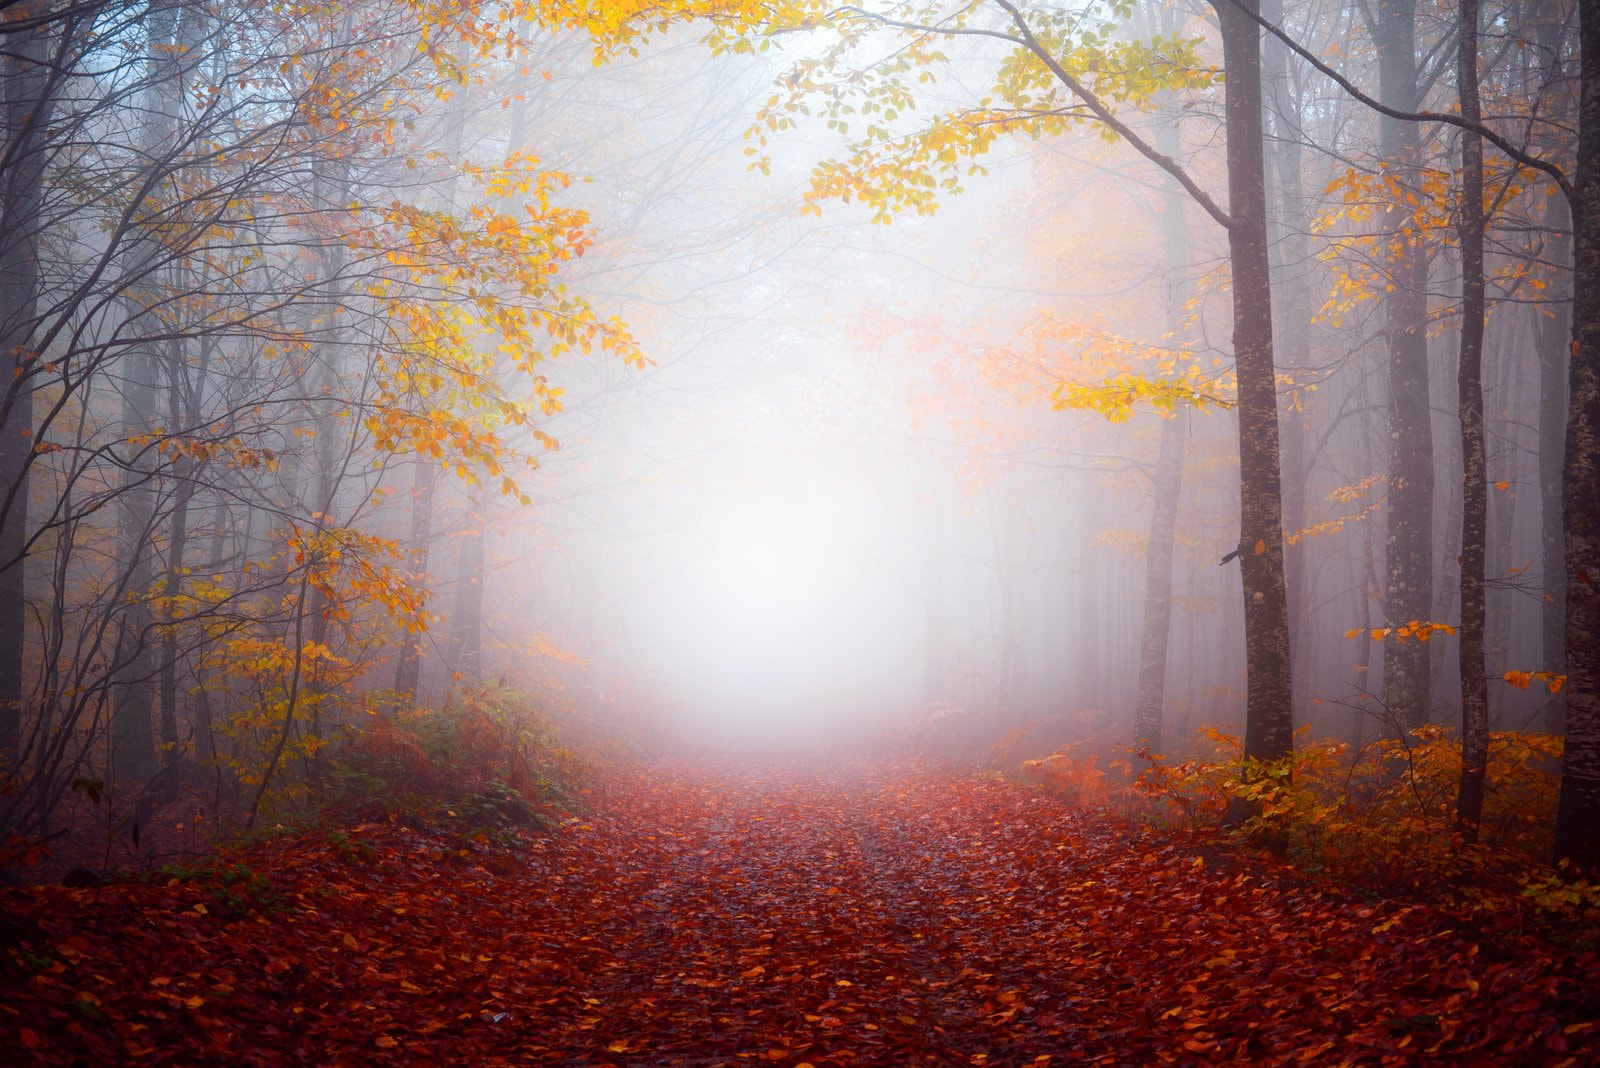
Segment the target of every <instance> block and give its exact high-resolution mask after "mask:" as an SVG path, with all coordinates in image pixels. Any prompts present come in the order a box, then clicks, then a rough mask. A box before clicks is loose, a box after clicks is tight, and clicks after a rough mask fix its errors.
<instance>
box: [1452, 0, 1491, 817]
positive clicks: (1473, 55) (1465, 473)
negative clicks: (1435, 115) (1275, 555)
mask: <svg viewBox="0 0 1600 1068" xmlns="http://www.w3.org/2000/svg"><path fill="white" fill-rule="evenodd" d="M1460 34H1461V38H1460V42H1459V48H1458V52H1457V63H1456V70H1457V72H1458V79H1457V81H1458V86H1459V94H1460V99H1461V117H1462V118H1464V119H1466V120H1467V121H1468V122H1470V123H1474V124H1476V123H1477V122H1479V120H1480V117H1481V114H1482V109H1481V107H1480V105H1479V102H1478V0H1461V27H1460ZM1484 225H1485V220H1484V210H1483V139H1482V138H1481V137H1479V136H1478V135H1477V134H1475V133H1472V132H1471V131H1468V130H1463V131H1462V134H1461V199H1460V208H1459V227H1460V233H1461V351H1460V357H1459V363H1458V367H1457V378H1456V385H1457V390H1458V404H1459V412H1460V418H1461V553H1460V555H1461V579H1460V581H1461V627H1460V660H1459V664H1460V672H1461V782H1460V786H1459V788H1458V789H1457V791H1456V830H1457V831H1458V832H1459V833H1460V834H1461V836H1462V837H1463V838H1464V839H1465V840H1467V841H1469V842H1473V841H1476V840H1477V838H1478V824H1479V822H1480V821H1481V820H1482V819H1483V789H1484V776H1485V774H1486V773H1487V770H1488V766H1489V692H1488V678H1487V674H1486V671H1485V668H1484V621H1485V607H1484V567H1485V559H1486V555H1487V540H1488V522H1489V482H1488V479H1489V475H1488V465H1489V460H1488V453H1487V450H1486V448H1485V446H1484V431H1483V320H1484V314H1485V311H1486V305H1485V298H1484V280H1483V235H1484Z"/></svg>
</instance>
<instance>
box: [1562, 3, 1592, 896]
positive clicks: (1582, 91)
mask: <svg viewBox="0 0 1600 1068" xmlns="http://www.w3.org/2000/svg"><path fill="white" fill-rule="evenodd" d="M1578 22H1579V35H1580V36H1579V54H1580V59H1579V64H1580V66H1579V70H1580V74H1579V85H1580V88H1579V103H1578V163H1577V170H1576V172H1575V175H1574V181H1573V204H1572V215H1573V234H1574V243H1573V273H1572V364H1571V378H1570V381H1569V383H1568V387H1567V390H1568V392H1567V395H1568V398H1569V401H1568V403H1569V405H1570V410H1569V414H1568V419H1567V448H1566V465H1565V467H1564V469H1563V470H1564V472H1565V474H1564V476H1563V480H1564V490H1563V502H1562V503H1563V507H1564V510H1565V533H1566V548H1567V632H1566V646H1567V673H1568V678H1569V681H1568V683H1567V740H1566V755H1565V757H1564V758H1563V760H1562V763H1561V801H1560V804H1559V806H1558V808H1557V812H1556V837H1555V855H1556V857H1557V858H1559V859H1565V860H1569V861H1571V862H1572V863H1573V864H1574V865H1576V866H1577V867H1578V868H1579V869H1581V870H1585V871H1592V870H1595V869H1600V10H1596V8H1595V5H1593V4H1580V5H1578Z"/></svg>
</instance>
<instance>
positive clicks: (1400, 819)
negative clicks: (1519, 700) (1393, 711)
mask: <svg viewBox="0 0 1600 1068" xmlns="http://www.w3.org/2000/svg"><path fill="white" fill-rule="evenodd" d="M1199 734H1200V738H1201V739H1202V742H1203V746H1204V747H1203V749H1202V750H1201V753H1200V755H1198V756H1195V757H1192V758H1190V759H1186V760H1179V761H1173V762H1167V761H1165V760H1163V759H1162V758H1160V757H1157V756H1154V755H1153V754H1151V753H1149V752H1148V751H1143V752H1140V751H1135V753H1134V756H1135V759H1137V760H1139V761H1141V762H1142V763H1143V765H1144V766H1143V768H1142V770H1141V771H1140V772H1139V774H1138V775H1137V777H1136V778H1135V779H1134V781H1133V784H1132V786H1133V791H1136V792H1137V793H1138V794H1139V795H1140V796H1142V797H1143V798H1144V801H1145V804H1144V805H1143V806H1141V805H1139V804H1138V803H1135V802H1133V801H1131V800H1130V799H1129V798H1128V797H1127V794H1128V793H1130V792H1132V791H1129V790H1127V789H1125V788H1124V787H1123V786H1122V785H1121V782H1120V776H1117V775H1115V774H1113V775H1111V776H1108V775H1107V773H1106V772H1104V771H1101V770H1100V769H1099V768H1097V767H1096V765H1095V761H1094V759H1093V758H1092V757H1091V758H1087V759H1085V758H1080V757H1077V756H1074V754H1073V753H1072V752H1071V751H1070V747H1068V749H1064V750H1062V751H1060V752H1058V753H1056V754H1054V755H1052V756H1050V757H1047V758H1045V759H1043V760H1037V761H1029V762H1028V764H1025V765H1024V766H1023V775H1024V777H1026V778H1028V779H1029V780H1031V781H1034V782H1037V783H1039V784H1040V785H1042V786H1044V787H1046V788H1047V789H1050V790H1052V791H1053V792H1056V793H1059V794H1061V795H1062V796H1064V797H1067V798H1068V799H1070V800H1072V801H1074V802H1075V803H1080V804H1085V805H1088V806H1091V807H1096V808H1100V809H1102V810H1104V811H1107V812H1108V813H1110V814H1112V815H1117V816H1122V817H1125V818H1127V817H1131V818H1133V819H1137V820H1151V819H1154V820H1156V821H1157V822H1161V823H1164V824H1166V825H1168V826H1177V827H1180V828H1184V829H1189V830H1192V831H1194V832H1196V833H1198V834H1200V835H1203V836H1206V837H1213V838H1220V837H1236V838H1238V839H1241V840H1243V841H1246V842H1255V843H1263V842H1265V843H1271V844H1272V845H1273V846H1274V847H1275V848H1276V849H1277V850H1278V851H1279V852H1281V853H1283V854H1284V855H1285V856H1286V857H1287V858H1288V859H1290V860H1291V861H1293V862H1294V863H1295V864H1296V865H1298V866H1300V867H1302V868H1305V869H1309V870H1314V871H1319V872H1322V873H1325V874H1327V875H1329V876H1331V877H1333V878H1335V879H1338V880H1340V881H1343V882H1347V883H1350V884H1353V885H1357V886H1361V887H1363V888H1366V889H1370V890H1375V891H1378V892H1381V893H1384V894H1387V895H1394V896H1400V897H1406V898H1413V899H1424V900H1430V901H1436V902H1441V903H1445V904H1450V905H1458V906H1465V907H1470V908H1474V909H1478V910H1482V911H1484V912H1486V913H1487V912H1493V913H1495V915H1496V918H1497V920H1498V921H1500V922H1510V923H1514V924H1520V923H1523V922H1532V921H1536V920H1542V921H1552V920H1555V921H1558V922H1560V923H1561V924H1562V925H1564V926H1565V927H1566V928H1567V929H1568V930H1571V929H1573V928H1574V927H1578V928H1582V929H1586V930H1595V931H1597V932H1600V886H1592V885H1589V884H1586V883H1582V882H1578V881H1574V880H1572V879H1570V878H1567V877H1565V875H1564V873H1558V872H1556V871H1555V870H1554V869H1551V868H1549V867H1548V866H1546V865H1544V864H1543V860H1544V858H1545V857H1547V856H1548V855H1549V850H1550V828H1551V826H1552V825H1553V821H1554V815H1555V806H1556V791H1557V785H1558V775H1559V767H1560V758H1561V739H1560V738H1559V737H1556V736H1554V735H1548V734H1537V733H1532V732H1521V731H1505V732H1496V733H1494V734H1492V735H1491V736H1490V746H1489V767H1488V775H1487V784H1486V786H1487V788H1486V793H1485V803H1484V812H1483V820H1482V822H1481V824H1480V825H1479V827H1478V835H1477V840H1476V841H1475V842H1468V841H1466V840H1465V839H1464V838H1463V836H1462V835H1461V834H1460V832H1459V831H1458V829H1457V827H1456V821H1455V800H1456V790H1457V785H1458V781H1459V778H1460V774H1461V746H1460V743H1459V742H1458V741H1457V740H1456V739H1454V738H1452V737H1451V736H1450V735H1449V733H1448V732H1447V731H1446V730H1445V729H1444V728H1443V727H1440V726H1426V727H1420V728H1418V729H1416V730H1412V731H1409V732H1407V733H1406V734H1404V735H1403V736H1399V737H1388V738H1382V739H1378V740H1376V741H1373V742H1371V743H1369V744H1368V745H1366V746H1364V747H1362V748H1361V749H1360V751H1358V752H1355V753H1352V752H1351V750H1350V747H1349V746H1348V745H1346V744H1344V743H1341V742H1333V741H1310V740H1306V739H1303V738H1302V739H1301V741H1300V744H1299V745H1298V746H1297V748H1296V749H1295V752H1294V754H1293V755H1292V756H1291V757H1289V758H1287V759H1286V760H1283V761H1277V762H1273V763H1270V764H1259V763H1256V762H1254V761H1245V760H1244V759H1243V746H1242V745H1241V743H1240V740H1239V739H1238V738H1236V737H1233V736H1231V735H1228V734H1224V733H1222V732H1220V731H1217V730H1212V729H1209V728H1208V729H1205V730H1202V731H1200V732H1199ZM1117 770H1120V769H1113V771H1117ZM1241 816H1242V817H1243V820H1242V822H1240V823H1238V824H1237V826H1235V825H1233V824H1232V823H1230V818H1231V820H1232V821H1235V822H1237V821H1239V819H1240V817H1241Z"/></svg>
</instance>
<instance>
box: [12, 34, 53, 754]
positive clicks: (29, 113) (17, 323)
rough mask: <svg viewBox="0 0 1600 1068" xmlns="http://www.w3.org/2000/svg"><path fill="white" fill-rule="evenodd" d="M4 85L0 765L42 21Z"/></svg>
mask: <svg viewBox="0 0 1600 1068" xmlns="http://www.w3.org/2000/svg"><path fill="white" fill-rule="evenodd" d="M7 45H8V48H7V52H8V54H7V55H6V57H5V60H4V64H3V67H0V79H3V80H0V92H3V94H4V98H3V104H0V106H3V108H4V112H3V114H4V117H5V131H4V133H5V145H4V149H3V151H4V157H3V158H4V164H5V170H4V172H3V173H0V198H3V199H0V367H3V368H4V369H5V371H6V374H5V380H4V382H3V383H0V388H3V393H0V775H4V774H5V773H7V772H9V771H10V770H11V768H12V767H13V766H14V765H15V764H16V763H18V762H19V761H20V760H21V759H22V708H23V703H24V700H25V697H26V695H25V693H24V673H23V658H24V657H23V654H24V651H25V650H26V648H27V634H28V620H27V588H26V584H25V581H24V570H25V569H24V556H25V554H26V550H27V543H28V470H29V467H30V465H31V461H32V458H33V452H34V440H33V392H34V389H35V388H36V386H35V376H36V373H37V367H38V360H37V359H36V356H37V354H36V353H35V352H34V351H33V335H34V328H35V317H36V315H37V305H38V299H39V231H40V221H39V218H38V215H39V205H40V198H41V193H42V190H43V185H44V166H45V156H46V154H45V151H44V148H43V141H44V128H45V126H46V125H47V124H48V123H49V121H50V112H51V100H50V92H49V86H50V75H49V68H48V66H47V63H46V61H47V58H48V55H49V51H50V42H49V40H48V38H47V37H46V36H45V32H44V30H43V29H36V30H32V31H29V32H26V33H22V34H19V35H16V36H14V37H12V38H10V39H8V41H7Z"/></svg>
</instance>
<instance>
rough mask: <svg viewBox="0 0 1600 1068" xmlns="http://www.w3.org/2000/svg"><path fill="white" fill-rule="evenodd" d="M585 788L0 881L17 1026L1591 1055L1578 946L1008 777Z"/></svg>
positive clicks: (1592, 989) (304, 1042) (867, 1048)
mask: <svg viewBox="0 0 1600 1068" xmlns="http://www.w3.org/2000/svg"><path fill="white" fill-rule="evenodd" d="M592 802H593V806H594V808H593V811H592V813H590V814H589V815H588V816H586V817H585V818H583V819H582V820H581V821H578V822H576V823H573V824H571V825H569V826H568V827H566V828H564V829H563V830H562V831H560V832H557V833H555V834H553V835H551V836H550V837H549V838H548V839H547V840H545V841H543V842H541V843H540V844H538V845H537V846H536V847H534V848H532V849H529V850H527V851H525V852H523V853H520V854H517V855H514V856H507V855H506V854H504V853H499V852H495V851H493V850H489V849H482V848H463V847H462V846H461V844H460V843H459V842H450V841H448V840H446V839H442V838H439V837H437V836H430V835H426V834H419V833H416V832H413V831H408V830H406V829H404V828H402V827H398V826H395V825H391V824H370V825H365V826H362V827H359V828H355V829H352V831H351V832H350V833H349V834H348V836H347V837H341V836H333V837H331V838H330V837H329V836H326V835H323V836H301V837H298V838H292V839H280V840H277V841H275V842H273V843H269V844H268V845H267V846H263V847H260V848H258V849H257V850H256V851H255V852H253V853H252V854H250V855H248V856H247V857H246V858H245V863H246V864H248V865H249V868H250V871H251V872H253V873H254V874H255V875H256V876H257V880H256V882H254V883H251V884H249V887H248V888H247V889H246V890H239V888H238V887H237V886H236V887H234V888H233V889H232V890H229V889H228V888H226V887H218V886H209V887H208V886H205V885H201V884H200V883H198V882H196V883H190V884H175V885H172V886H109V887H105V888H101V889H100V890H97V891H50V892H47V893H43V894H33V895H22V894H15V893H13V894H11V895H9V896H7V897H6V898H0V905H4V906H6V907H7V908H9V909H12V910H13V911H15V912H16V913H17V914H18V916H19V917H20V918H21V919H22V920H23V922H24V925H25V926H26V929H27V931H28V932H29V933H28V934H27V935H26V936H25V937H26V939H27V940H28V941H27V943H26V949H27V952H28V954H29V956H28V958H27V963H26V964H25V965H22V966H19V964H18V961H19V960H21V958H20V957H18V956H17V954H16V953H10V954H8V955H7V956H8V959H7V964H8V967H9V971H8V972H7V973H6V974H5V975H4V976H3V977H0V981H3V982H4V984H5V987H6V989H4V990H3V991H0V993H3V994H4V996H3V997H0V1060H3V1059H4V1058H5V1056H6V1051H7V1050H10V1049H16V1050H18V1051H19V1052H20V1051H26V1060H27V1061H29V1062H42V1063H70V1062H71V1060H72V1059H73V1058H74V1057H75V1056H83V1057H85V1058H86V1059H87V1060H88V1061H89V1062H90V1063H97V1062H98V1063H123V1062H128V1061H135V1060H150V1061H155V1060H169V1061H171V1062H173V1063H186V1064H187V1063H204V1062H208V1061H222V1060H225V1061H228V1062H230V1063H242V1064H250V1063H262V1064H275V1063H309V1064H333V1063H345V1064H370V1063H396V1064H402V1063H422V1064H425V1063H450V1064H493V1063H516V1064H526V1063H563V1064H578V1065H603V1064H617V1065H651V1066H655V1065H673V1064H686V1065H709V1064H759V1063H768V1064H781V1065H798V1064H801V1063H806V1062H809V1063H810V1064H812V1065H815V1066H817V1068H822V1066H824V1065H864V1064H872V1065H900V1064H960V1065H985V1064H988V1065H1028V1064H1051V1065H1056V1066H1060V1065H1067V1064H1084V1063H1095V1062H1102V1063H1107V1064H1118V1065H1143V1064H1161V1063H1175V1064H1210V1063H1248V1064H1272V1063H1284V1064H1339V1063H1359V1064H1384V1063H1395V1064H1417V1063H1440V1064H1446V1063H1448V1064H1462V1063H1467V1064H1471V1063H1481V1064H1540V1063H1551V1064H1559V1063H1563V1062H1567V1063H1573V1064H1582V1063H1596V1062H1597V1061H1600V1054H1597V1053H1596V1050H1600V1046H1597V1045H1596V1044H1595V1043H1596V1035H1595V1030H1596V1029H1595V1028H1594V1027H1593V1025H1592V1021H1593V1020H1594V1018H1595V1013H1596V1009H1597V1006H1596V1004H1595V998H1596V997H1597V992H1600V968H1597V967H1596V964H1595V961H1594V959H1593V957H1592V956H1589V955H1582V954H1571V955H1566V956H1561V955H1554V954H1553V951H1551V950H1550V949H1549V948H1548V947H1544V946H1540V945H1538V944H1536V943H1531V942H1528V943H1522V942H1506V941H1504V940H1501V941H1500V942H1499V943H1497V944H1496V945H1494V946H1490V945H1480V944H1479V942H1477V941H1476V940H1475V939H1474V938H1473V937H1471V936H1470V934H1469V933H1467V932H1463V931H1454V930H1452V929H1451V924H1450V923H1449V922H1448V921H1447V919H1446V918H1443V917H1441V916H1439V915H1438V914H1436V913H1432V912H1429V911H1426V910H1408V909H1404V908H1401V907H1399V906H1395V905H1380V906H1372V905H1367V904H1362V903H1360V902H1358V901H1356V900H1354V899H1352V898H1349V897H1346V896H1344V895H1340V894H1337V893H1332V892H1326V891H1319V890H1317V889H1315V888H1312V887H1310V886H1308V885H1307V884H1305V883H1303V882H1301V881H1298V880H1295V879H1292V878H1288V877H1283V876H1277V875H1273V874H1271V873H1251V872H1246V871H1243V870H1238V871H1231V872H1226V873H1224V872H1218V871H1213V870H1211V869H1210V868H1208V867H1206V866H1205V865H1203V864H1201V863H1200V862H1198V861H1197V860H1196V859H1195V857H1194V856H1193V855H1192V854H1189V853H1188V852H1186V851H1185V850H1184V849H1183V848H1182V847H1181V846H1179V845H1174V844H1172V843H1170V842H1168V843H1165V844H1163V843H1162V842H1161V841H1159V840H1156V839H1145V838H1141V837H1139V836H1137V835H1130V834H1128V833H1127V832H1126V831H1122V830H1118V829H1115V828H1112V827H1110V826H1108V825H1106V824H1103V823H1101V822H1099V821H1097V820H1096V819H1094V818H1093V817H1090V816H1086V815H1083V814H1079V813H1074V812H1073V811H1071V810H1069V809H1067V808H1066V807H1065V806H1063V805H1061V804H1060V803H1058V802H1056V801H1053V800H1051V799H1048V798H1045V797H1043V796H1041V795H1038V794H1035V793H1032V792H1029V791H1026V790H1023V789H1019V788H1017V787H1015V786H1011V785H1008V784H1005V783H1003V782H999V781H994V780H982V779H960V778H951V777H948V776H944V775H941V774H937V773H932V772H921V771H915V770H907V769H877V770H872V769H863V770H861V771H859V772H858V773H856V774H847V773H839V772H834V773H828V774H816V775H812V774H805V773H800V772H794V771H782V772H775V771H769V772H766V773H759V774H758V773H753V772H736V771H726V770H724V771H720V772H708V771H705V770H703V769H701V770H684V769H677V770H671V769H655V770H651V771H641V772H638V773H636V774H630V775H628V776H624V777H619V778H616V779H613V780H610V781H609V782H608V783H607V784H606V785H604V786H602V787H599V788H597V789H596V791H595V793H594V795H593V796H592ZM219 892H224V893H233V894H234V895H235V896H243V897H244V898H246V900H245V901H243V902H242V903H240V904H236V905H233V906H231V907H221V906H219V903H218V897H219ZM224 904H225V903H224ZM196 906H198V909H197V908H196ZM45 958H48V963H44V964H41V961H42V960H44V959H45ZM13 1035H14V1036H16V1037H15V1041H14V1043H13V1042H8V1039H10V1038H11V1037H12V1036H13Z"/></svg>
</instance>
